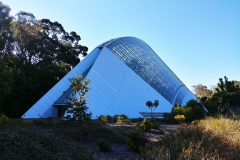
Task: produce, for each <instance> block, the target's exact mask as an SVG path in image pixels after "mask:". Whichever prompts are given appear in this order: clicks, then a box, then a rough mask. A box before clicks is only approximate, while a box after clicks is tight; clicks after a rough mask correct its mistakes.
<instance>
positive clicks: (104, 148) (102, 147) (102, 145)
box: [97, 140, 111, 152]
mask: <svg viewBox="0 0 240 160" xmlns="http://www.w3.org/2000/svg"><path fill="white" fill-rule="evenodd" d="M97 147H98V150H99V151H100V152H109V151H111V146H110V144H109V143H107V142H106V141H105V140H98V141H97Z"/></svg>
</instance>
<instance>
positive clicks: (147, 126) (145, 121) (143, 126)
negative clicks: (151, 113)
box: [140, 118, 152, 132]
mask: <svg viewBox="0 0 240 160" xmlns="http://www.w3.org/2000/svg"><path fill="white" fill-rule="evenodd" d="M140 128H141V129H142V130H144V131H145V132H150V131H151V129H152V123H151V121H150V120H149V119H147V118H144V119H143V121H142V123H141V124H140Z"/></svg>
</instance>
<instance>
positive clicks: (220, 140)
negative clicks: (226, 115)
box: [140, 119, 240, 160]
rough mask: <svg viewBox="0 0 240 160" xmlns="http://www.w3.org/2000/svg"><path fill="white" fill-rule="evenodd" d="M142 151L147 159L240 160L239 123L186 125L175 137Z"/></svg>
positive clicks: (216, 121)
mask: <svg viewBox="0 0 240 160" xmlns="http://www.w3.org/2000/svg"><path fill="white" fill-rule="evenodd" d="M226 128H227V129H226ZM140 151H141V156H142V157H143V158H145V159H163V160H164V159H169V160H185V159H201V160H205V159H209V160H215V159H222V160H223V159H226V160H228V159H229V160H235V159H240V135H239V121H235V120H230V119H206V120H201V121H199V122H195V123H193V124H188V125H186V124H183V125H182V126H181V127H179V128H178V129H177V130H176V132H175V133H171V134H167V135H165V136H164V137H163V138H162V140H161V141H159V142H158V143H156V144H153V145H150V144H146V145H145V146H144V147H141V148H140Z"/></svg>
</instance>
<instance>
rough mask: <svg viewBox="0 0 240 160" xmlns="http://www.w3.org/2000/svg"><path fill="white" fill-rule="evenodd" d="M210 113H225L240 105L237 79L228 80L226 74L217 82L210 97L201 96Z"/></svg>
mask: <svg viewBox="0 0 240 160" xmlns="http://www.w3.org/2000/svg"><path fill="white" fill-rule="evenodd" d="M201 102H202V103H203V104H204V105H205V106H206V108H207V109H208V111H209V113H210V114H216V113H218V114H226V112H227V111H228V110H229V109H231V108H233V107H240V88H239V83H238V81H229V80H228V78H227V77H226V76H224V78H219V83H218V84H217V87H216V88H215V92H214V93H213V94H212V96H211V97H208V98H202V99H201Z"/></svg>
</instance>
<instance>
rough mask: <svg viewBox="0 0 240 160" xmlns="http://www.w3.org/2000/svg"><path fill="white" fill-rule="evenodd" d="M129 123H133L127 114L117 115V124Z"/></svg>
mask: <svg viewBox="0 0 240 160" xmlns="http://www.w3.org/2000/svg"><path fill="white" fill-rule="evenodd" d="M129 123H131V121H130V119H129V118H128V117H127V116H126V115H124V114H122V115H120V116H118V117H117V122H116V124H117V125H124V124H129Z"/></svg>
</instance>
